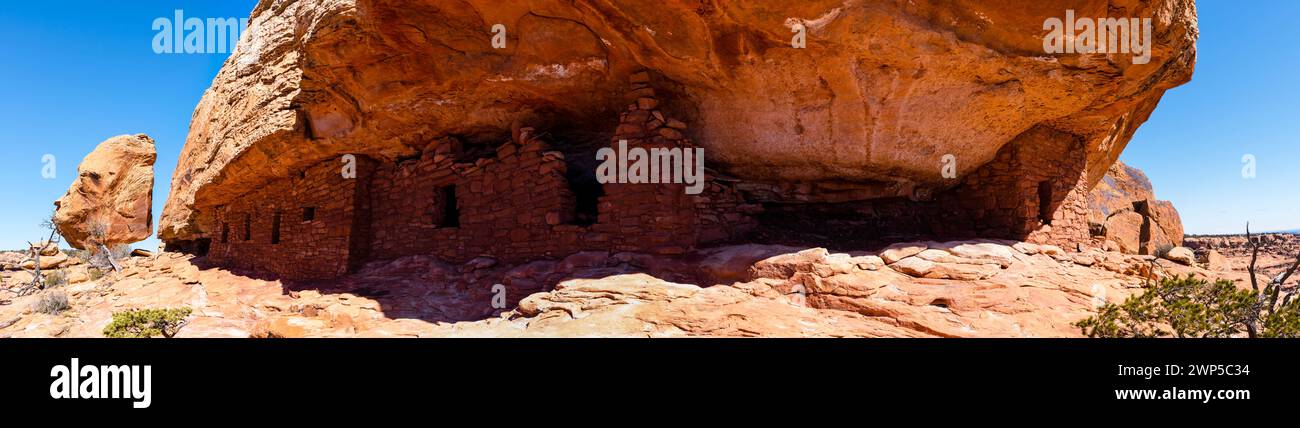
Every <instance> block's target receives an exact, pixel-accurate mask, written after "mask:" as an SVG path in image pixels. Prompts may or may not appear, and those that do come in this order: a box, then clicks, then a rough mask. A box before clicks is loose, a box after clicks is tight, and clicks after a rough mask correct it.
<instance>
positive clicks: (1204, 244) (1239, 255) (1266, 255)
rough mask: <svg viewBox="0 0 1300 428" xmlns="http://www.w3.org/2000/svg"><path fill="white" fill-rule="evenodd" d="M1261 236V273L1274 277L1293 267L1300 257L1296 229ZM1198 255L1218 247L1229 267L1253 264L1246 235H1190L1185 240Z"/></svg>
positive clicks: (1243, 268)
mask: <svg viewBox="0 0 1300 428" xmlns="http://www.w3.org/2000/svg"><path fill="white" fill-rule="evenodd" d="M1257 238H1258V240H1259V260H1258V261H1257V262H1256V268H1257V269H1258V271H1259V273H1260V274H1262V275H1264V276H1267V277H1269V278H1272V277H1274V276H1277V275H1278V274H1280V273H1282V272H1283V271H1285V270H1286V268H1288V267H1290V266H1291V264H1292V263H1294V262H1295V260H1296V258H1297V257H1300V235H1297V234H1292V233H1267V234H1262V235H1257ZM1184 243H1185V245H1186V246H1187V247H1188V248H1191V249H1193V250H1196V253H1197V255H1198V256H1201V257H1204V256H1203V255H1205V254H1208V253H1209V252H1210V251H1214V252H1216V253H1219V254H1221V255H1223V258H1224V262H1225V264H1226V269H1229V270H1233V271H1238V272H1245V271H1246V268H1247V266H1249V265H1250V257H1251V250H1250V247H1249V246H1248V245H1246V235H1204V236H1188V237H1187V238H1186V239H1185V240H1184Z"/></svg>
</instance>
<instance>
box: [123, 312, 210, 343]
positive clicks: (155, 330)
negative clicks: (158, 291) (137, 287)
mask: <svg viewBox="0 0 1300 428" xmlns="http://www.w3.org/2000/svg"><path fill="white" fill-rule="evenodd" d="M191 312H192V311H191V310H190V308H170V309H133V310H129V311H124V312H114V313H113V321H112V322H110V323H109V324H108V326H106V327H104V336H105V337H113V338H148V337H155V336H162V337H167V338H170V337H174V336H176V333H178V332H180V329H181V328H183V327H185V325H186V324H188V323H189V321H188V320H187V319H186V318H188V317H189V316H190V313H191Z"/></svg>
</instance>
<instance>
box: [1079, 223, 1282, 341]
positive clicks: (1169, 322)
mask: <svg viewBox="0 0 1300 428" xmlns="http://www.w3.org/2000/svg"><path fill="white" fill-rule="evenodd" d="M1246 239H1247V242H1249V243H1250V246H1251V250H1252V255H1251V261H1250V266H1249V267H1248V271H1249V274H1250V286H1251V288H1250V289H1248V290H1247V289H1241V288H1238V287H1237V285H1236V284H1234V283H1233V282H1231V281H1225V280H1218V281H1214V282H1210V281H1207V280H1204V279H1198V278H1194V277H1192V276H1188V277H1185V278H1183V277H1173V278H1166V279H1163V280H1161V281H1159V283H1157V284H1155V285H1154V286H1151V285H1148V287H1147V290H1146V292H1144V293H1143V294H1141V295H1138V296H1131V297H1129V298H1128V299H1126V300H1125V301H1124V303H1122V304H1119V305H1115V304H1113V303H1108V304H1106V305H1105V306H1103V307H1101V308H1100V309H1099V310H1098V311H1097V315H1095V316H1092V317H1089V318H1087V319H1084V320H1082V321H1079V322H1077V323H1075V324H1074V325H1075V326H1076V327H1079V328H1080V329H1081V330H1082V331H1083V334H1084V335H1087V336H1088V337H1108V338H1114V337H1171V336H1172V337H1180V338H1182V337H1204V338H1226V337H1243V336H1244V337H1251V338H1256V337H1286V338H1297V337H1300V300H1294V299H1293V297H1294V296H1295V294H1296V291H1297V286H1296V284H1290V285H1287V280H1288V279H1290V278H1291V275H1292V274H1294V273H1295V271H1296V270H1297V268H1300V255H1298V256H1297V257H1296V260H1295V262H1294V263H1292V264H1291V267H1290V268H1289V269H1287V270H1286V271H1284V272H1283V273H1282V274H1281V275H1278V276H1277V277H1275V278H1273V279H1272V280H1271V281H1269V283H1268V284H1267V285H1265V286H1264V287H1263V288H1260V286H1259V280H1258V279H1257V277H1256V275H1255V262H1256V261H1257V260H1258V256H1259V246H1258V244H1257V243H1256V242H1255V241H1254V240H1252V239H1251V236H1250V227H1249V226H1248V227H1247V228H1246Z"/></svg>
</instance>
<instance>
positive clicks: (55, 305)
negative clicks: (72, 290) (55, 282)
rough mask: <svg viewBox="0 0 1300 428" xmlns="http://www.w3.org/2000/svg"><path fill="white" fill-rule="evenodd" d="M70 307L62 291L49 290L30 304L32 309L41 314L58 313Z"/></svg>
mask: <svg viewBox="0 0 1300 428" xmlns="http://www.w3.org/2000/svg"><path fill="white" fill-rule="evenodd" d="M71 307H72V306H71V305H69V304H68V295H67V294H64V293H63V292H62V291H49V292H46V293H45V294H42V295H41V297H40V298H39V299H37V300H36V303H34V304H33V305H32V310H33V311H36V312H40V313H43V314H50V315H58V314H59V313H61V312H63V311H66V310H68V309H69V308H71Z"/></svg>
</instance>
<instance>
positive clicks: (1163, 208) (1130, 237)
mask: <svg viewBox="0 0 1300 428" xmlns="http://www.w3.org/2000/svg"><path fill="white" fill-rule="evenodd" d="M1088 204H1089V205H1088V222H1089V223H1090V224H1091V225H1092V229H1093V230H1094V231H1096V230H1100V231H1102V236H1103V237H1104V238H1105V239H1106V240H1109V241H1114V242H1115V243H1116V244H1117V246H1118V250H1119V251H1121V252H1124V253H1128V254H1147V255H1150V254H1157V253H1160V252H1161V251H1164V250H1167V249H1169V248H1173V247H1177V246H1180V245H1182V244H1183V223H1182V219H1181V218H1180V217H1179V215H1178V210H1176V209H1174V205H1173V203H1172V202H1169V201H1161V200H1157V199H1156V198H1155V192H1154V191H1153V190H1152V187H1151V181H1150V180H1149V179H1147V176H1146V174H1144V173H1143V172H1142V171H1141V170H1139V169H1137V168H1134V167H1132V166H1129V165H1125V164H1124V163H1123V162H1116V163H1115V164H1114V165H1112V166H1111V167H1110V169H1109V170H1108V171H1107V172H1106V176H1105V177H1103V178H1102V180H1101V181H1100V182H1098V183H1097V186H1095V187H1093V189H1092V192H1091V193H1089V202H1088Z"/></svg>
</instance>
